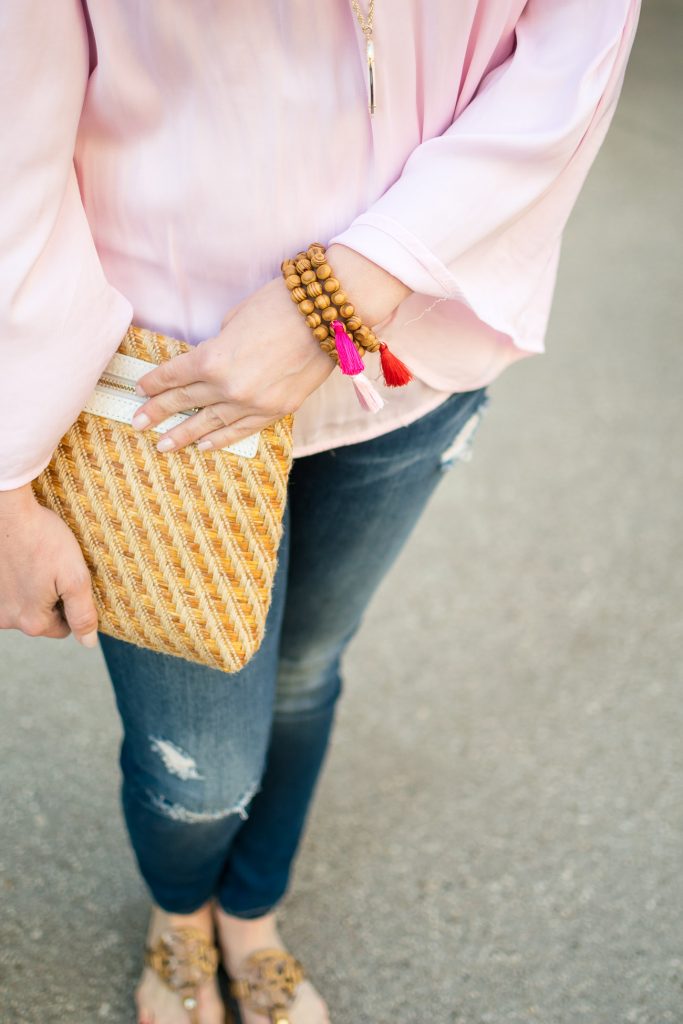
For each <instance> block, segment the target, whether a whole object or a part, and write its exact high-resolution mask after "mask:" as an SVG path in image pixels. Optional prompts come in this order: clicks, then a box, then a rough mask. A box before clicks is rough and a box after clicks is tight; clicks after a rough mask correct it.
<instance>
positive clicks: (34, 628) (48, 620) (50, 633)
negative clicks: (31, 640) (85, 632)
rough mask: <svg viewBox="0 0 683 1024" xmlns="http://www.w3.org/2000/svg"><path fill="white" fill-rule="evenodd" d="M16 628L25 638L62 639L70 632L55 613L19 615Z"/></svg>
mask: <svg viewBox="0 0 683 1024" xmlns="http://www.w3.org/2000/svg"><path fill="white" fill-rule="evenodd" d="M17 628H18V629H20V630H21V632H22V633H25V634H26V636H46V637H62V636H68V635H69V633H70V632H71V630H70V629H69V627H68V626H67V625H66V623H65V622H63V621H62V620H61V619H60V618H59V616H58V615H57V613H56V612H54V613H45V612H30V613H29V614H28V615H21V616H20V617H19V621H18V622H17Z"/></svg>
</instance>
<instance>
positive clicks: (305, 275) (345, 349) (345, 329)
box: [281, 242, 413, 411]
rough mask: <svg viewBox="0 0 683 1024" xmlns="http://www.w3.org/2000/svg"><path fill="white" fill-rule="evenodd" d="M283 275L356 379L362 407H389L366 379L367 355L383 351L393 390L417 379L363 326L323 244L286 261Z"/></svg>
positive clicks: (321, 339)
mask: <svg viewBox="0 0 683 1024" xmlns="http://www.w3.org/2000/svg"><path fill="white" fill-rule="evenodd" d="M281 270H282V275H283V277H284V279H285V284H286V285H287V288H288V289H289V292H290V295H291V297H292V301H293V302H295V303H296V305H297V306H298V308H299V311H300V312H301V314H302V316H304V317H305V320H306V323H307V324H308V326H309V327H310V328H311V330H312V332H313V336H314V337H315V339H316V340H317V341H318V343H319V345H320V347H321V348H322V349H323V351H325V352H327V354H328V355H329V356H330V358H331V359H332V360H333V362H335V363H336V364H337V365H338V366H339V367H340V369H341V371H342V373H344V374H346V375H347V376H350V377H352V379H353V382H354V385H355V386H356V393H357V394H358V398H359V401H360V402H361V405H363V406H364V407H365V408H371V407H373V408H374V409H375V411H376V409H378V408H381V407H382V405H383V404H384V403H383V402H382V399H381V397H380V396H379V394H378V393H377V392H376V391H375V390H374V388H372V385H371V384H370V381H368V380H367V378H365V377H364V376H363V373H362V371H363V370H364V364H363V360H362V358H361V356H362V355H363V354H364V353H365V352H376V351H378V350H379V354H380V364H381V367H382V376H383V379H384V383H385V384H386V385H387V386H388V387H402V386H403V385H404V384H408V383H409V382H410V381H411V380H412V379H413V377H412V374H411V372H410V370H409V369H408V367H407V366H406V365H405V363H403V362H402V361H401V360H400V359H398V358H397V357H396V356H395V355H394V354H393V352H390V350H389V347H388V345H387V344H386V342H384V341H380V340H379V339H378V338H377V336H376V334H375V333H374V331H372V330H371V329H370V328H369V327H368V326H367V325H366V324H364V323H363V322H362V320H361V318H360V316H359V315H358V313H357V312H356V309H355V307H354V305H353V303H351V302H349V300H348V297H347V295H346V292H345V291H344V289H343V288H342V286H341V284H340V282H339V280H338V278H337V277H336V276H335V275H334V273H333V271H332V268H331V266H330V264H329V262H328V259H327V255H326V251H325V246H324V245H322V244H321V243H320V242H312V243H311V244H310V245H309V247H308V249H307V250H306V251H302V252H298V253H297V254H296V256H294V257H292V259H288V260H283V262H282V264H281ZM371 392H374V394H371ZM378 403H379V404H378Z"/></svg>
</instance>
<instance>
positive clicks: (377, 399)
mask: <svg viewBox="0 0 683 1024" xmlns="http://www.w3.org/2000/svg"><path fill="white" fill-rule="evenodd" d="M351 383H352V384H353V386H354V388H355V389H356V398H357V399H358V402H359V403H360V406H361V408H362V409H365V410H366V411H367V412H379V410H380V409H383V408H384V399H383V398H382V396H381V395H380V393H379V392H378V391H377V390H376V389H375V387H374V386H373V384H372V381H370V380H368V378H367V377H366V376H365V374H364V373H356V374H354V376H353V377H352V378H351Z"/></svg>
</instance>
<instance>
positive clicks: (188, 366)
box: [137, 346, 202, 396]
mask: <svg viewBox="0 0 683 1024" xmlns="http://www.w3.org/2000/svg"><path fill="white" fill-rule="evenodd" d="M201 379H202V375H201V373H200V372H199V353H198V346H195V347H194V348H193V349H192V350H191V351H190V352H183V353H182V355H179V356H174V357H173V359H168V360H166V362H164V363H161V365H160V366H157V367H156V368H155V369H154V370H150V371H149V373H145V374H144V375H143V376H142V377H140V379H139V381H138V387H137V391H138V394H144V395H149V396H151V395H158V394H160V392H162V391H168V390H169V388H179V387H187V385H188V384H194V383H196V382H197V381H200V380H201Z"/></svg>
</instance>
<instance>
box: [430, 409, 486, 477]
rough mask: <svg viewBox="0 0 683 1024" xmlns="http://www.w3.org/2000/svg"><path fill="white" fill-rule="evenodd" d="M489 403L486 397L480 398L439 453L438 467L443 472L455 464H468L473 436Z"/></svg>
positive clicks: (471, 451)
mask: <svg viewBox="0 0 683 1024" xmlns="http://www.w3.org/2000/svg"><path fill="white" fill-rule="evenodd" d="M490 401H491V399H490V397H489V396H488V395H485V396H484V398H482V400H481V402H480V403H479V405H478V406H477V408H476V409H475V410H474V412H473V413H472V414H471V416H469V417H468V418H467V420H465V422H464V423H463V425H462V427H461V428H460V430H459V431H458V433H457V435H456V436H455V438H454V439H453V440H452V441H451V443H450V444H449V445H448V447H447V448H445V449H444V451H442V452H441V455H440V457H439V467H440V468H441V470H442V471H443V472H445V471H446V470H447V469H450V467H451V466H453V465H454V464H455V463H456V462H469V461H470V460H471V458H472V453H473V443H474V436H475V434H476V432H477V428H478V427H479V424H480V422H481V418H482V416H483V414H484V413H485V412H486V408H487V406H488V404H489V402H490Z"/></svg>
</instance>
